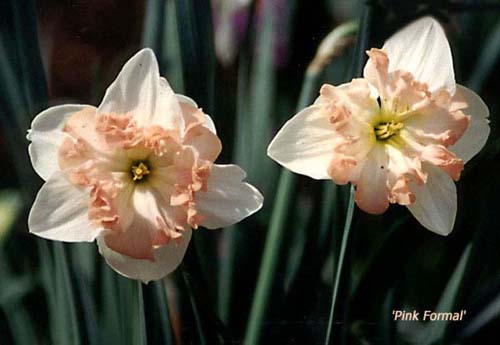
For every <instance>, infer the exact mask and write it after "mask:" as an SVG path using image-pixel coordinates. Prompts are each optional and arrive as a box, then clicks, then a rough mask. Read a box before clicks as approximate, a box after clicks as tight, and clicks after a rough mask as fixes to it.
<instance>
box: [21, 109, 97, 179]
mask: <svg viewBox="0 0 500 345" xmlns="http://www.w3.org/2000/svg"><path fill="white" fill-rule="evenodd" d="M84 108H94V107H92V106H90V105H81V104H65V105H58V106H55V107H51V108H49V109H46V110H44V111H42V112H41V113H40V114H38V115H37V116H36V117H35V118H34V119H33V122H32V123H31V129H30V130H29V131H28V135H27V138H28V140H30V141H31V144H30V145H29V147H28V153H29V156H30V159H31V164H33V168H34V169H35V171H36V173H37V174H38V175H40V177H41V178H43V179H44V180H45V181H47V180H48V179H49V177H50V175H52V173H53V172H54V171H56V170H58V169H59V165H58V163H57V162H58V150H59V145H61V142H62V140H63V139H64V137H65V134H64V132H63V131H62V129H63V127H64V124H65V123H66V121H67V119H68V118H69V117H70V116H71V115H73V114H74V113H77V112H79V111H81V110H83V109H84ZM94 109H95V108H94Z"/></svg>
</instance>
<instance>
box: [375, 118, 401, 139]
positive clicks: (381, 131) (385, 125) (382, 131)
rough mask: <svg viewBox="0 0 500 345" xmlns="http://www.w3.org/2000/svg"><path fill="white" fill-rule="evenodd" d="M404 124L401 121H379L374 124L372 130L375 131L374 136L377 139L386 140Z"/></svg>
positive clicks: (395, 133)
mask: <svg viewBox="0 0 500 345" xmlns="http://www.w3.org/2000/svg"><path fill="white" fill-rule="evenodd" d="M403 127H404V124H403V123H402V122H395V121H389V122H381V123H379V124H378V125H376V126H375V127H374V128H373V130H374V131H375V136H376V137H377V140H387V139H389V138H390V137H392V136H394V135H397V134H399V131H400V130H401V129H403Z"/></svg>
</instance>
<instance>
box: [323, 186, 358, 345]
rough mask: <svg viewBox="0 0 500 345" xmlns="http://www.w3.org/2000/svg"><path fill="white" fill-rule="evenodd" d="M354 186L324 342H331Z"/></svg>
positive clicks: (349, 229) (351, 215)
mask: <svg viewBox="0 0 500 345" xmlns="http://www.w3.org/2000/svg"><path fill="white" fill-rule="evenodd" d="M354 192H355V191H354V187H353V186H351V191H350V196H349V204H348V206H347V216H346V220H345V224H344V233H343V235H342V243H341V244H340V253H339V257H338V260H337V269H336V270H335V280H334V281H333V292H332V304H331V307H330V317H329V319H328V330H327V332H326V339H325V344H331V337H332V327H333V317H334V311H335V302H336V301H337V294H338V290H339V285H340V277H341V275H342V267H343V264H344V257H345V252H346V248H347V241H348V240H349V233H350V231H351V224H352V218H353V215H354V208H355V206H354Z"/></svg>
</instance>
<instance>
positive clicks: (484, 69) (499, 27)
mask: <svg viewBox="0 0 500 345" xmlns="http://www.w3.org/2000/svg"><path fill="white" fill-rule="evenodd" d="M499 56H500V21H498V23H497V24H496V25H495V27H493V29H491V32H490V34H489V35H488V38H487V39H486V40H485V41H484V43H483V48H482V50H481V52H480V54H479V57H478V59H477V62H476V65H475V66H474V70H473V71H472V73H471V77H470V79H469V81H468V83H467V86H468V87H469V88H471V89H473V90H476V91H479V90H481V87H482V86H483V84H484V82H485V80H486V78H488V76H490V75H491V71H492V69H493V68H494V67H495V64H496V62H497V61H498V58H499Z"/></svg>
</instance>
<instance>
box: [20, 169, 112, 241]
mask: <svg viewBox="0 0 500 345" xmlns="http://www.w3.org/2000/svg"><path fill="white" fill-rule="evenodd" d="M88 206H89V192H88V190H85V189H84V188H79V187H76V186H74V185H72V184H71V183H69V182H68V180H66V177H64V175H63V174H62V173H60V172H55V173H54V174H52V176H51V177H50V179H49V180H48V181H47V182H46V183H45V184H44V185H43V186H42V188H41V189H40V191H39V192H38V194H37V196H36V199H35V202H34V203H33V206H32V207H31V211H30V214H29V217H28V226H29V229H30V232H31V233H33V234H35V235H37V236H40V237H43V238H47V239H49V240H57V241H64V242H92V241H93V240H94V239H95V238H96V237H97V236H99V234H100V233H101V231H102V230H101V229H99V228H96V227H95V226H94V225H92V224H91V223H90V221H89V216H88Z"/></svg>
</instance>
